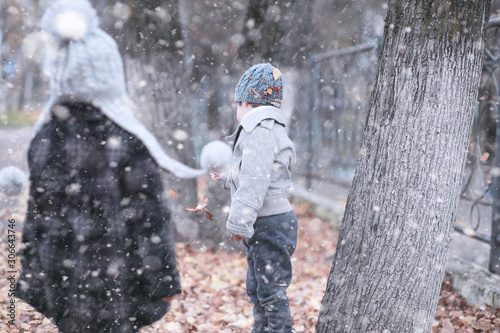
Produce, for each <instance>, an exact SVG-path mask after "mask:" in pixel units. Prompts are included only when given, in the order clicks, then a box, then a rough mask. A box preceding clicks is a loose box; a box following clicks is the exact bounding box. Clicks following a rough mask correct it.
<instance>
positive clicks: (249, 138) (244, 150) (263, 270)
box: [211, 64, 298, 333]
mask: <svg viewBox="0 0 500 333" xmlns="http://www.w3.org/2000/svg"><path fill="white" fill-rule="evenodd" d="M282 90H283V78H282V74H281V72H280V71H279V70H278V69H277V68H275V67H273V66H272V65H270V64H258V65H255V66H252V67H251V68H250V69H248V70H247V71H246V72H245V74H243V76H242V77H241V79H240V81H239V82H238V84H237V85H236V89H235V102H236V118H237V120H238V122H239V126H238V128H237V129H236V132H235V133H234V134H233V135H231V136H229V137H227V138H226V141H227V142H228V143H229V144H230V145H231V146H232V147H233V158H232V162H231V169H230V170H229V172H227V173H226V174H225V175H224V176H222V175H220V174H218V173H217V172H215V171H211V176H212V179H215V180H221V181H222V183H223V184H224V187H225V188H226V189H230V190H231V199H232V201H231V207H230V210H229V216H228V220H227V223H226V228H227V230H228V231H229V232H230V233H231V234H232V237H233V238H234V239H235V240H236V241H240V240H243V243H244V244H245V246H246V248H247V262H248V271H247V282H246V286H247V293H248V296H250V300H251V301H252V303H253V304H254V308H253V316H254V325H253V330H252V332H253V333H261V332H283V333H290V332H292V318H291V314H290V305H289V302H288V296H287V293H286V289H287V288H288V286H289V285H290V283H291V280H292V264H291V260H290V257H291V256H292V254H293V253H294V251H295V248H296V246H297V228H298V222H297V217H296V216H295V214H294V212H293V211H292V207H291V205H290V202H289V201H288V198H287V194H288V190H289V188H290V185H291V170H292V168H293V166H294V164H295V146H294V144H293V143H292V141H291V140H290V139H289V138H288V135H287V133H286V130H285V118H286V117H285V113H284V111H282V110H281V109H280V106H281V103H282V102H283V91H282Z"/></svg>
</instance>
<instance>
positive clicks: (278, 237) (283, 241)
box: [243, 211, 298, 333]
mask: <svg viewBox="0 0 500 333" xmlns="http://www.w3.org/2000/svg"><path fill="white" fill-rule="evenodd" d="M297 228H298V222H297V217H296V216H295V214H294V213H293V211H290V212H288V213H284V214H279V215H273V216H265V217H259V218H257V220H256V221H255V224H254V232H255V233H254V235H253V237H252V238H250V239H246V240H244V241H243V243H244V244H245V246H246V248H247V261H248V271H247V294H248V296H249V297H250V300H251V301H252V303H253V304H254V308H253V316H254V326H253V330H252V333H261V332H272V333H278V332H279V333H290V332H292V317H291V314H290V305H289V303H288V296H287V294H286V289H287V288H288V286H289V285H290V282H291V280H292V263H291V261H290V257H291V256H292V254H293V252H294V251H295V248H296V246H297Z"/></svg>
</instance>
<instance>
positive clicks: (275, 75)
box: [273, 68, 283, 81]
mask: <svg viewBox="0 0 500 333" xmlns="http://www.w3.org/2000/svg"><path fill="white" fill-rule="evenodd" d="M282 76H283V74H282V73H281V72H280V70H279V69H277V68H273V77H274V81H276V80H277V79H279V78H280V77H282Z"/></svg>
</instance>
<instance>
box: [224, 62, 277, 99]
mask: <svg viewBox="0 0 500 333" xmlns="http://www.w3.org/2000/svg"><path fill="white" fill-rule="evenodd" d="M234 99H235V102H236V103H238V102H252V103H258V104H263V105H272V106H275V107H277V108H280V107H281V103H283V78H282V74H281V72H280V70H279V69H277V68H276V67H273V66H271V65H270V64H258V65H254V66H252V67H250V69H248V70H247V71H246V72H245V74H243V76H242V77H241V79H240V81H239V82H238V84H237V85H236V89H235V97H234Z"/></svg>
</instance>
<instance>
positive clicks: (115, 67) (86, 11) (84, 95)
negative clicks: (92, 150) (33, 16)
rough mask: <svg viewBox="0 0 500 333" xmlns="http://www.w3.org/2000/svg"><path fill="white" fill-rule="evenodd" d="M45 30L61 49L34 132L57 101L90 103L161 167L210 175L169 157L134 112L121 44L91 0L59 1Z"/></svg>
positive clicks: (179, 172) (182, 175)
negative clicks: (101, 21)
mask: <svg viewBox="0 0 500 333" xmlns="http://www.w3.org/2000/svg"><path fill="white" fill-rule="evenodd" d="M42 29H43V30H44V31H45V32H47V33H49V34H50V35H51V36H52V37H54V39H55V40H56V42H57V45H58V50H57V52H56V59H55V61H54V62H53V63H52V64H51V65H50V66H49V68H50V75H51V85H50V91H51V94H50V99H49V101H48V103H47V105H46V106H45V109H44V111H43V112H42V115H41V116H40V118H39V120H38V122H37V124H36V125H35V134H36V133H37V131H38V130H39V129H40V128H41V127H42V126H43V124H44V123H46V122H48V121H50V113H51V109H52V107H53V106H54V105H56V104H60V103H64V102H81V103H88V104H91V105H93V106H95V107H97V108H99V109H100V110H101V112H102V113H104V114H105V115H106V116H107V117H108V118H109V119H111V120H112V121H113V122H114V123H116V124H117V125H118V126H120V127H121V128H123V129H124V130H126V131H127V132H129V133H131V134H132V135H135V136H136V137H137V138H138V139H140V140H141V141H142V142H143V144H144V145H145V146H146V148H147V149H148V151H149V152H150V154H151V156H152V157H153V158H154V159H155V161H156V162H157V164H158V165H159V166H160V167H161V168H163V169H165V170H167V171H170V172H172V173H173V174H174V175H175V176H177V177H180V178H193V177H197V176H200V175H202V174H203V173H205V171H204V170H195V169H192V168H190V167H188V166H186V165H184V164H182V163H180V162H178V161H176V160H174V159H173V158H171V157H170V156H168V155H167V154H166V153H165V152H164V151H163V149H162V148H161V146H160V144H159V143H158V141H157V140H156V138H155V137H154V136H153V134H151V132H149V131H148V130H147V129H146V128H145V127H144V125H143V124H142V123H140V122H139V121H138V120H137V119H136V118H135V117H134V116H133V114H132V112H131V110H130V105H129V101H128V95H127V89H126V84H125V74H124V70H123V62H122V58H121V56H120V53H119V51H118V47H117V45H116V42H115V41H114V40H113V38H111V36H109V35H108V34H107V33H106V32H104V31H103V30H102V29H100V28H99V20H98V17H97V14H96V11H95V10H94V8H92V5H91V4H90V3H89V1H88V0H58V1H54V2H53V3H52V4H51V5H50V7H49V8H48V9H47V11H46V12H45V14H44V16H43V18H42Z"/></svg>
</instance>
